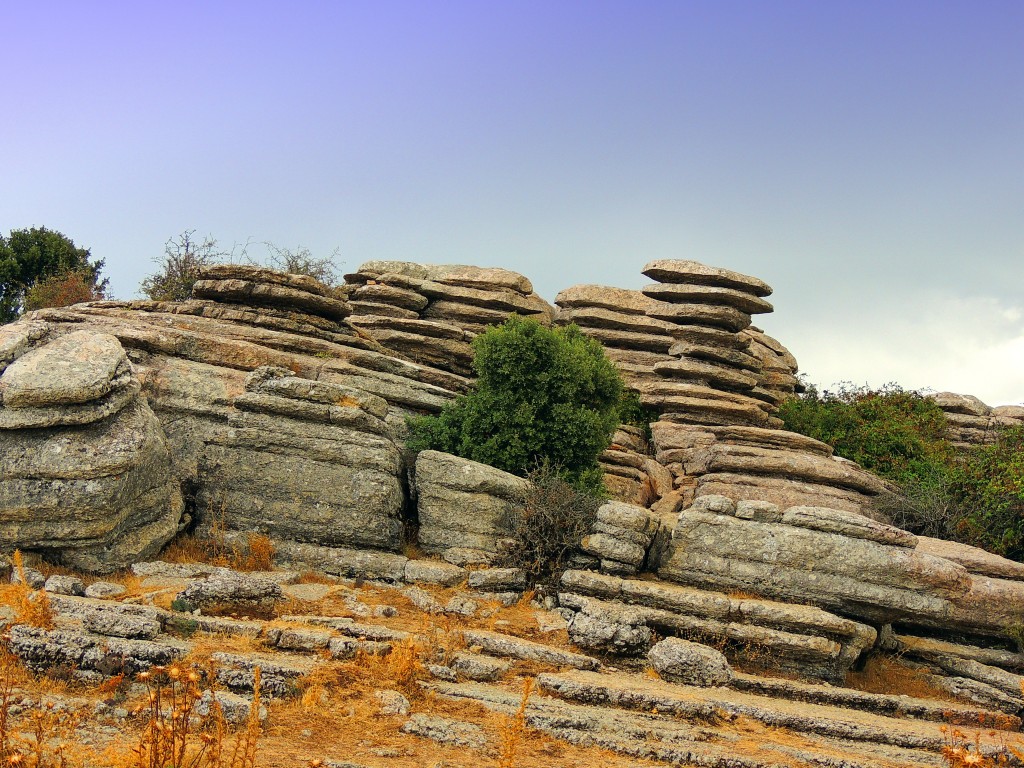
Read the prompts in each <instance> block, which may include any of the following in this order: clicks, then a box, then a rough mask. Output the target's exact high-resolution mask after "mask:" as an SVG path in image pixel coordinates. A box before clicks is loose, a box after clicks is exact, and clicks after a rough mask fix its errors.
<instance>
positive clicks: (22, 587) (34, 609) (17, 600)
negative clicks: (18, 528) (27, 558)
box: [12, 549, 54, 629]
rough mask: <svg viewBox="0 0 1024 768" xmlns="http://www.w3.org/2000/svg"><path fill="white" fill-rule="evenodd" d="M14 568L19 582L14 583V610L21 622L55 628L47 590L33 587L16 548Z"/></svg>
mask: <svg viewBox="0 0 1024 768" xmlns="http://www.w3.org/2000/svg"><path fill="white" fill-rule="evenodd" d="M12 560H13V562H14V569H15V571H16V572H17V574H18V583H17V584H15V585H13V587H14V589H13V592H14V595H13V597H14V606H13V607H14V610H15V612H16V614H17V618H16V621H17V622H18V623H19V624H28V625H29V626H32V627H40V628H41V629H53V626H54V624H53V619H54V616H53V607H52V606H51V605H50V598H49V597H47V595H46V590H43V589H32V587H30V586H29V585H28V579H27V578H26V577H25V564H24V562H23V561H22V557H21V552H20V551H19V550H17V549H16V550H14V557H13V558H12Z"/></svg>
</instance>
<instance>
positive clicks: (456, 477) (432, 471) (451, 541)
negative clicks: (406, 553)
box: [416, 451, 529, 555]
mask: <svg viewBox="0 0 1024 768" xmlns="http://www.w3.org/2000/svg"><path fill="white" fill-rule="evenodd" d="M528 488H529V483H528V482H527V481H526V480H524V479H522V478H520V477H516V476H515V475H511V474H509V473H508V472H502V471H501V470H499V469H495V468H493V467H489V466H487V465H485V464H479V463H477V462H475V461H470V460H469V459H462V458H459V457H457V456H452V455H451V454H447V453H441V452H438V451H422V452H421V453H420V454H419V455H418V457H417V459H416V491H417V497H418V500H417V509H418V511H419V523H420V532H419V540H420V545H421V546H422V547H423V548H424V549H425V550H426V551H427V552H431V553H437V554H442V555H443V554H444V553H445V551H446V550H448V549H451V548H460V549H462V548H471V549H475V550H478V551H482V552H485V553H491V554H496V553H497V552H498V540H499V539H501V538H504V537H506V536H507V535H508V532H509V526H508V521H509V515H510V514H512V512H513V510H514V509H515V508H516V506H517V505H518V504H520V503H521V499H522V498H523V495H524V494H525V493H526V491H527V489H528Z"/></svg>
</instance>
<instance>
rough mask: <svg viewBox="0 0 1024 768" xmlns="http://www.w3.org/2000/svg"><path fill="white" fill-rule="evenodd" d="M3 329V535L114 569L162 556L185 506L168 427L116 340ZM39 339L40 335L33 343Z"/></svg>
mask: <svg viewBox="0 0 1024 768" xmlns="http://www.w3.org/2000/svg"><path fill="white" fill-rule="evenodd" d="M41 330H42V326H40V325H39V324H32V323H30V324H27V325H21V324H17V325H10V326H5V327H4V328H2V329H0V338H2V339H3V342H2V343H3V346H4V347H6V348H7V349H8V350H12V352H11V354H10V357H9V359H8V362H7V363H6V364H5V365H4V368H3V373H2V375H0V445H2V451H0V540H2V541H3V543H4V547H5V549H7V550H10V549H14V548H22V549H31V550H35V551H42V552H46V553H48V554H50V555H51V556H52V557H54V558H57V559H59V560H61V561H62V562H64V563H66V564H67V565H70V566H73V567H78V568H83V569H85V570H89V571H97V572H109V571H113V570H116V569H119V568H125V567H127V566H128V565H130V564H131V563H132V562H134V561H136V560H138V559H144V558H147V557H152V556H153V555H155V554H156V553H157V552H158V551H159V550H160V548H161V547H162V546H163V545H164V544H166V543H167V542H168V541H169V540H170V539H171V537H172V536H174V534H175V533H177V532H178V530H179V522H180V520H181V516H182V511H183V503H182V497H181V493H180V491H179V488H178V485H177V483H176V482H175V480H174V477H173V474H172V471H171V469H172V461H171V455H170V452H169V450H168V443H167V439H166V437H165V435H164V432H163V429H162V428H161V426H160V423H159V422H158V420H157V419H156V417H155V416H154V415H153V412H152V411H151V410H150V408H149V405H148V404H147V402H146V400H145V398H143V397H141V396H140V384H139V380H138V378H137V377H136V376H135V374H134V372H133V370H132V366H131V363H130V362H129V361H128V358H127V356H126V355H125V351H124V349H123V348H122V347H121V345H120V344H119V343H118V340H117V339H116V338H115V337H113V336H111V335H109V334H103V333H93V332H90V331H84V330H82V331H75V332H72V333H69V334H67V335H65V336H61V337H58V338H56V339H54V340H53V341H51V342H49V343H43V344H40V345H38V346H36V347H35V348H32V349H30V348H29V346H30V344H32V343H33V342H38V341H39V340H41V339H42V338H43V335H42V333H40V331H41ZM33 337H34V338H33Z"/></svg>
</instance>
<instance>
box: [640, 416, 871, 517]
mask: <svg viewBox="0 0 1024 768" xmlns="http://www.w3.org/2000/svg"><path fill="white" fill-rule="evenodd" d="M651 430H652V435H653V443H654V449H655V458H656V459H657V461H658V463H659V464H661V465H662V466H664V467H665V468H666V469H668V470H669V471H671V472H672V474H673V477H674V485H675V488H676V491H675V493H674V495H669V496H668V497H667V500H666V502H665V504H666V505H668V504H670V503H671V501H675V502H677V506H676V507H675V509H676V510H678V509H679V508H680V507H682V506H688V505H689V503H690V501H691V500H692V499H693V498H695V497H701V496H707V495H722V496H728V497H729V498H731V499H733V500H736V501H739V500H747V499H758V500H760V501H766V502H770V503H772V504H776V505H778V506H779V507H782V508H786V507H791V506H801V505H805V506H824V507H832V508H835V509H842V510H847V511H849V512H857V513H860V514H863V515H868V516H875V515H876V513H875V511H874V509H873V499H874V498H875V497H877V496H878V494H880V493H882V492H883V491H885V490H886V489H887V485H886V484H885V483H884V482H883V481H882V480H880V479H879V478H878V477H876V476H875V475H873V474H872V473H870V472H867V471H865V470H863V469H861V468H860V467H859V466H858V465H857V464H855V463H853V462H852V461H847V460H846V459H843V458H840V457H838V456H834V455H833V452H832V448H831V447H830V446H828V445H826V444H825V443H822V442H819V441H818V440H814V439H813V438H810V437H805V436H804V435H799V434H796V433H795V432H787V431H785V430H779V429H765V428H760V427H741V426H698V425H687V424H679V423H676V422H671V421H658V422H655V423H654V424H652V425H651Z"/></svg>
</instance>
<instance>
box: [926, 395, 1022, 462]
mask: <svg viewBox="0 0 1024 768" xmlns="http://www.w3.org/2000/svg"><path fill="white" fill-rule="evenodd" d="M929 397H930V398H931V399H932V400H933V401H934V402H935V404H936V405H937V406H939V408H941V409H942V410H943V412H944V413H945V414H946V421H947V422H948V426H947V427H946V437H947V438H948V439H949V441H950V442H951V443H953V445H954V446H956V447H958V448H962V449H963V448H971V447H973V446H976V445H992V444H993V443H994V442H996V440H997V438H998V437H999V432H1000V430H1002V429H1006V428H1008V427H1018V426H1020V425H1021V424H1024V406H1021V405H1000V406H997V407H995V408H992V407H991V406H988V405H986V404H985V403H983V402H982V401H981V400H979V399H978V398H976V397H974V396H973V395H958V394H956V393H955V392H939V393H938V394H935V395H929Z"/></svg>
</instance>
